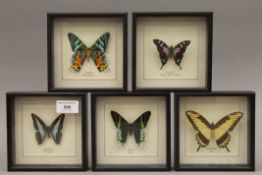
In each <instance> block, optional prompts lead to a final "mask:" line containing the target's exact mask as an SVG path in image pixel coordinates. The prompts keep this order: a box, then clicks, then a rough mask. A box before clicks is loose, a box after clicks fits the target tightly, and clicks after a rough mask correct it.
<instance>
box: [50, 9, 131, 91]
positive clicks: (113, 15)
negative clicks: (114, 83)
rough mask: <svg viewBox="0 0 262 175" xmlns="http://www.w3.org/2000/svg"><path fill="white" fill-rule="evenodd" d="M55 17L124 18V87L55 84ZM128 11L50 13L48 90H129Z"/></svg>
mask: <svg viewBox="0 0 262 175" xmlns="http://www.w3.org/2000/svg"><path fill="white" fill-rule="evenodd" d="M55 18H122V20H123V59H124V60H123V65H122V66H123V72H121V73H122V74H123V86H122V88H88V87H87V88H57V87H55V86H54V77H53V75H54V71H55V67H54V63H53V62H54V56H53V35H54V28H53V27H54V19H55ZM127 19H128V16H127V13H48V14H47V65H48V66H47V72H48V91H59V92H76V91H80V92H86V91H89V92H96V91H98V92H112V91H127V30H128V29H127V25H128V22H127Z"/></svg>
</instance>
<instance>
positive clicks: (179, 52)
mask: <svg viewBox="0 0 262 175" xmlns="http://www.w3.org/2000/svg"><path fill="white" fill-rule="evenodd" d="M189 44H190V41H189V40H185V41H182V42H180V43H178V44H177V45H176V46H175V47H174V48H173V58H174V61H175V63H176V64H177V65H178V66H179V68H180V69H182V68H181V65H180V64H181V62H182V59H183V57H184V53H185V52H186V49H187V46H188V45H189Z"/></svg>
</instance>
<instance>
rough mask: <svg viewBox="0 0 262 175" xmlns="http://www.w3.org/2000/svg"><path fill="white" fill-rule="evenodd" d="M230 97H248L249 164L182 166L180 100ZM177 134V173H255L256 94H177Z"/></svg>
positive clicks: (239, 92) (245, 92)
mask: <svg viewBox="0 0 262 175" xmlns="http://www.w3.org/2000/svg"><path fill="white" fill-rule="evenodd" d="M204 96H211V97H216V96H217V97H229V96H232V97H233V96H242V97H247V100H248V109H249V111H248V112H249V114H248V117H250V118H249V120H248V137H249V143H248V144H249V145H248V151H247V153H248V156H249V163H248V164H244V165H243V164H236V165H235V166H234V165H232V164H221V165H220V164H219V165H218V164H214V165H208V164H202V165H198V164H185V165H181V164H180V157H179V152H180V131H179V130H180V126H179V120H180V117H179V113H180V111H179V110H180V109H179V108H180V98H182V97H204ZM174 98H175V108H174V114H175V124H174V126H175V134H174V142H175V162H174V167H175V170H176V171H255V92H252V91H232V92H231V91H215V92H202V93H192V92H191V93H177V94H175V97H174Z"/></svg>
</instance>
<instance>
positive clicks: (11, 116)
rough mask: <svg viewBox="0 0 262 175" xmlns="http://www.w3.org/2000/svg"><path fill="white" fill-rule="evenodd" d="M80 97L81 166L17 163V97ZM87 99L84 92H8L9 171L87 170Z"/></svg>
mask: <svg viewBox="0 0 262 175" xmlns="http://www.w3.org/2000/svg"><path fill="white" fill-rule="evenodd" d="M37 96H43V97H55V96H63V97H70V96H72V97H80V98H81V103H82V116H81V122H82V130H81V132H82V163H81V165H79V166H75V165H65V164H62V165H61V164H57V165H44V164H35V165H32V164H19V165H16V163H15V128H14V125H13V124H14V122H15V113H14V108H15V98H16V97H37ZM86 108H87V100H86V94H84V93H69V92H67V93H62V92H49V93H48V92H9V93H7V94H6V112H7V155H8V156H7V162H8V167H7V169H8V171H86V170H87V168H88V166H87V165H88V162H87V120H86V114H87V111H86Z"/></svg>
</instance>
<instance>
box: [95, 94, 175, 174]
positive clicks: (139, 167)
mask: <svg viewBox="0 0 262 175" xmlns="http://www.w3.org/2000/svg"><path fill="white" fill-rule="evenodd" d="M104 97H105V98H111V97H112V98H119V97H120V98H122V97H123V98H141V97H145V98H147V97H149V98H150V97H152V98H153V97H154V98H155V99H157V98H161V97H163V98H164V100H163V101H162V102H164V103H165V106H164V115H165V125H164V126H165V127H166V128H165V129H163V130H165V131H164V132H165V134H166V135H165V137H164V138H165V146H162V147H164V149H165V150H164V152H165V153H164V154H165V157H164V161H165V163H163V164H152V165H151V164H139V163H138V164H129V165H128V164H123V163H122V164H119V163H116V164H114V163H113V164H100V163H99V162H98V154H97V150H98V148H97V140H98V138H97V133H98V132H97V121H96V120H97V111H96V109H97V103H98V102H99V98H104ZM109 100H110V99H109ZM100 101H103V99H102V100H100ZM105 101H106V100H105ZM118 104H119V103H118ZM121 104H122V103H121ZM104 106H106V105H104ZM91 114H92V118H91V124H92V127H91V130H92V136H91V137H92V138H91V139H92V171H122V172H123V171H171V141H170V131H171V125H170V120H171V119H170V94H169V93H150V92H149V93H139V92H127V93H121V92H117V93H116V92H112V93H108V92H104V93H92V94H91ZM121 114H122V113H120V115H121ZM139 114H141V112H140V113H139ZM121 116H123V117H125V116H124V115H121ZM137 116H139V115H137ZM132 121H133V120H132ZM104 137H105V136H104ZM132 137H134V134H133V136H130V135H129V136H127V140H129V139H130V140H132V141H133V138H132ZM129 143H130V142H129ZM119 144H120V143H119ZM103 149H104V150H105V148H103ZM158 149H159V148H158ZM104 154H105V153H104ZM142 157H143V155H142ZM145 157H146V156H145ZM116 158H117V156H116ZM118 158H119V157H118ZM120 159H121V157H120ZM109 162H110V161H109ZM127 162H129V160H127ZM110 163H111V162H110Z"/></svg>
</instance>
